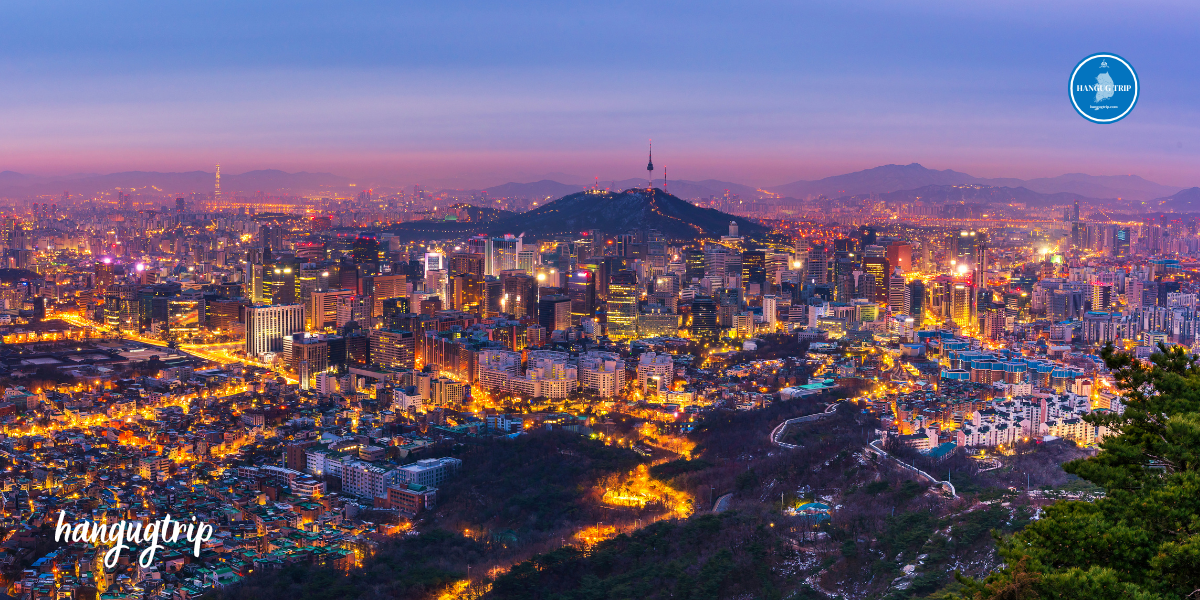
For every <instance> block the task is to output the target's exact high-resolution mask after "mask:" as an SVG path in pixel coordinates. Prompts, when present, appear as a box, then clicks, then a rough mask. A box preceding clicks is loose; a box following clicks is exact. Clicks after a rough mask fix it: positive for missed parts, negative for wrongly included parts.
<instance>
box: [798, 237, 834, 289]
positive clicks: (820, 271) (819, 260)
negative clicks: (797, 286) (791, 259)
mask: <svg viewBox="0 0 1200 600" xmlns="http://www.w3.org/2000/svg"><path fill="white" fill-rule="evenodd" d="M807 269H808V272H807V274H806V277H805V280H804V282H805V283H815V284H822V283H828V281H829V280H828V275H827V271H828V270H829V255H828V254H826V252H825V247H824V246H812V247H810V248H809V249H808V265H807Z"/></svg>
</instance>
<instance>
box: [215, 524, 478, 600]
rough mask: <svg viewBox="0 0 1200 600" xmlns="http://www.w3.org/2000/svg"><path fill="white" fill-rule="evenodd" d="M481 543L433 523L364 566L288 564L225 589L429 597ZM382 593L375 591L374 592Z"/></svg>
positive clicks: (296, 599)
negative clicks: (348, 568) (346, 568)
mask: <svg viewBox="0 0 1200 600" xmlns="http://www.w3.org/2000/svg"><path fill="white" fill-rule="evenodd" d="M482 551H483V548H482V547H481V546H480V545H479V544H477V543H475V542H473V541H472V540H470V539H469V538H465V537H463V536H460V535H455V534H453V533H450V532H447V531H444V530H440V529H435V530H431V531H428V532H426V533H422V534H421V535H419V536H415V537H404V538H401V539H399V540H397V541H395V542H393V543H391V544H389V545H386V546H384V547H383V548H381V549H380V551H379V552H377V553H376V555H375V556H374V557H373V558H371V559H369V560H368V561H367V564H366V565H365V568H363V569H355V570H353V571H352V572H351V573H350V574H348V575H347V574H345V573H343V572H342V571H339V570H337V569H334V568H331V567H312V566H309V565H302V564H295V565H289V566H287V567H285V568H283V569H281V570H279V571H274V572H268V573H256V574H255V575H254V576H252V577H250V578H247V579H246V580H245V581H244V582H243V583H242V584H241V585H238V586H234V587H232V588H229V589H228V590H226V592H225V593H224V598H225V599H226V600H344V599H353V598H365V597H387V598H412V599H414V600H415V599H418V598H426V597H429V596H431V595H432V594H433V593H434V592H436V591H437V590H439V589H441V588H444V587H445V586H446V585H447V584H449V583H450V582H452V581H455V580H457V579H461V578H462V577H463V575H465V573H464V572H463V571H461V570H459V568H458V565H460V564H463V563H464V562H469V561H472V560H475V561H478V560H479V557H480V556H481V555H482V554H481V553H482ZM372 593H374V594H378V596H371V594H372Z"/></svg>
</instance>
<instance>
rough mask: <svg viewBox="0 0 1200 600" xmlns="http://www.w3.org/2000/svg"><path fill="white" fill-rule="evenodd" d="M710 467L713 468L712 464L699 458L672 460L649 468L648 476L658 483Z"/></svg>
mask: <svg viewBox="0 0 1200 600" xmlns="http://www.w3.org/2000/svg"><path fill="white" fill-rule="evenodd" d="M712 466H713V464H712V463H710V462H708V461H706V460H702V459H699V458H697V459H694V460H688V459H686V458H681V459H679V460H673V461H671V462H666V463H662V464H661V465H654V466H653V467H650V476H651V477H653V478H655V479H658V480H659V481H666V480H668V479H671V478H673V477H677V476H679V475H683V474H684V473H693V472H696V471H703V470H705V469H709V468H711V467H712Z"/></svg>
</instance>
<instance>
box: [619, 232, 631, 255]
mask: <svg viewBox="0 0 1200 600" xmlns="http://www.w3.org/2000/svg"><path fill="white" fill-rule="evenodd" d="M634 254H635V252H634V249H633V235H631V234H628V233H622V234H620V235H618V236H617V238H616V255H617V256H622V257H625V258H634Z"/></svg>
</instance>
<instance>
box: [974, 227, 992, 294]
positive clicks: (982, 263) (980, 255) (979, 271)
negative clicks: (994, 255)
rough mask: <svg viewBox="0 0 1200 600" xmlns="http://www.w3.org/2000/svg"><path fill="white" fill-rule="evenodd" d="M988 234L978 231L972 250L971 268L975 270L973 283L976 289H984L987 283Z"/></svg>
mask: <svg viewBox="0 0 1200 600" xmlns="http://www.w3.org/2000/svg"><path fill="white" fill-rule="evenodd" d="M987 249H988V244H987V234H986V233H977V234H976V235H975V247H974V248H973V250H972V252H973V255H972V259H971V268H972V270H973V272H972V277H971V283H973V284H975V288H976V289H982V288H984V287H985V286H986V285H987V280H986V279H987V270H988V260H987Z"/></svg>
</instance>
